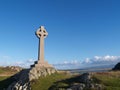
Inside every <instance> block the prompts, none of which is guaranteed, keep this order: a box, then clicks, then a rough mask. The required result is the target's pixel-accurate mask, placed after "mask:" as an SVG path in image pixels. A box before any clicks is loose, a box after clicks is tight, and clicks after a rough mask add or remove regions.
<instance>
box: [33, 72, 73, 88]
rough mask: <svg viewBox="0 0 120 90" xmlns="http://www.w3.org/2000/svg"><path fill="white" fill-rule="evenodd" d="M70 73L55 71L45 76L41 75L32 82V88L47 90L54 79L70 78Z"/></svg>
mask: <svg viewBox="0 0 120 90" xmlns="http://www.w3.org/2000/svg"><path fill="white" fill-rule="evenodd" d="M70 77H71V75H68V74H65V73H61V74H58V73H55V74H52V75H48V76H47V77H41V78H40V79H38V80H36V81H33V82H32V85H31V86H32V90H48V89H49V88H50V87H51V86H52V85H53V84H54V83H55V82H56V81H59V80H63V79H67V78H70Z"/></svg>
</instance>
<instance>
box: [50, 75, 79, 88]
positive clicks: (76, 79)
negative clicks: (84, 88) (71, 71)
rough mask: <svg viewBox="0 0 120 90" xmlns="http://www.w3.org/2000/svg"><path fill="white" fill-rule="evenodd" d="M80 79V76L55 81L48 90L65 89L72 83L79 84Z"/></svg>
mask: <svg viewBox="0 0 120 90" xmlns="http://www.w3.org/2000/svg"><path fill="white" fill-rule="evenodd" d="M80 78H81V76H80V75H78V76H74V77H72V78H69V79H65V80H61V81H57V82H55V83H54V84H53V85H52V86H51V87H50V88H49V89H48V90H58V89H59V88H64V89H67V88H69V87H70V86H71V85H72V84H74V83H80Z"/></svg>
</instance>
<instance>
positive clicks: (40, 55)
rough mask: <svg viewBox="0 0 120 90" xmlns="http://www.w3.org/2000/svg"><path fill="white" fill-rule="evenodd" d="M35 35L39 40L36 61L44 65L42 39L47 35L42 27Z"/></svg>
mask: <svg viewBox="0 0 120 90" xmlns="http://www.w3.org/2000/svg"><path fill="white" fill-rule="evenodd" d="M36 35H37V37H38V38H39V50H38V61H39V62H41V63H44V38H46V36H47V35H48V33H47V31H46V30H45V28H44V26H40V28H39V29H38V30H37V31H36Z"/></svg>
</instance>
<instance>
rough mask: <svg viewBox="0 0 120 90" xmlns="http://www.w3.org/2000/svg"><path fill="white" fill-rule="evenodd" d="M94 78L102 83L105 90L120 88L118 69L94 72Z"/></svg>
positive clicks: (118, 89) (119, 89)
mask: <svg viewBox="0 0 120 90" xmlns="http://www.w3.org/2000/svg"><path fill="white" fill-rule="evenodd" d="M94 78H95V79H96V80H97V82H99V83H101V84H103V85H104V86H105V89H106V90H120V71H117V72H113V71H112V72H105V73H96V74H94Z"/></svg>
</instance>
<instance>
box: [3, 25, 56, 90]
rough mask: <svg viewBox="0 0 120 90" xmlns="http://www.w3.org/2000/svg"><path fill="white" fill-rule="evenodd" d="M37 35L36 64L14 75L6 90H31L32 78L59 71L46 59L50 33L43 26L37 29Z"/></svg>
mask: <svg viewBox="0 0 120 90" xmlns="http://www.w3.org/2000/svg"><path fill="white" fill-rule="evenodd" d="M36 35H37V37H38V39H39V47H38V48H39V49H38V60H37V61H35V64H34V65H31V68H30V69H25V70H22V71H21V72H19V73H17V74H16V75H14V76H12V77H11V79H12V80H13V83H11V84H10V85H9V86H8V88H7V89H5V90H31V86H30V85H31V84H30V83H31V81H32V80H36V79H38V78H39V77H41V76H44V77H45V76H47V75H51V74H53V73H55V72H57V70H56V69H55V68H54V67H53V66H52V65H50V64H48V62H47V61H45V60H44V39H45V37H46V36H47V35H48V33H47V31H46V30H45V28H44V27H43V26H41V27H40V28H39V29H38V30H37V31H36Z"/></svg>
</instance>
